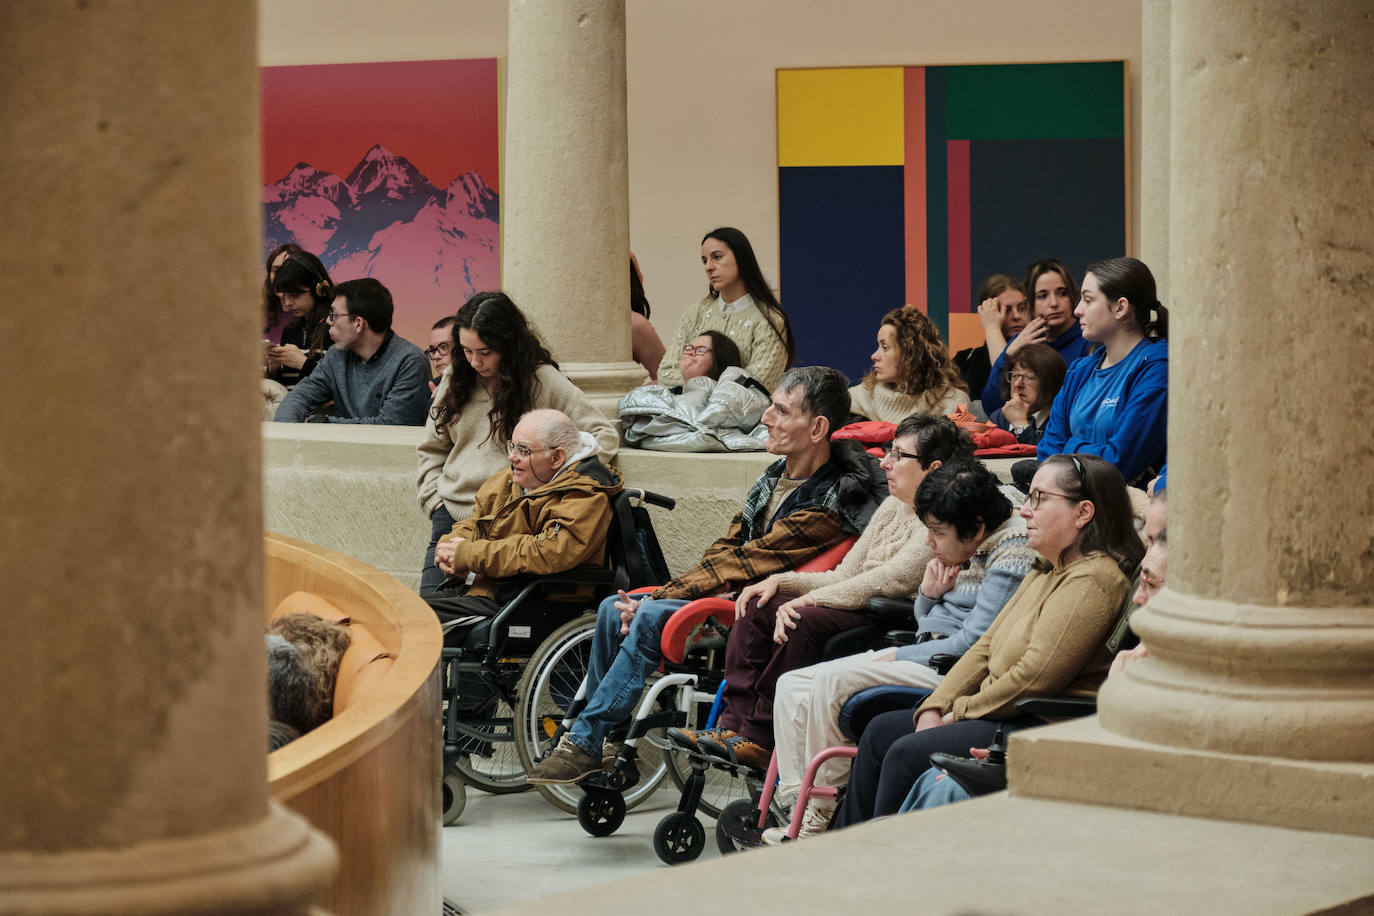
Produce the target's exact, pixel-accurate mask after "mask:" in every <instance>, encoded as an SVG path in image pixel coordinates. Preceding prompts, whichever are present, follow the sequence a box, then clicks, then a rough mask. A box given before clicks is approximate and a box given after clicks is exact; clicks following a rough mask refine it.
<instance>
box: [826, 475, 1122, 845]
mask: <svg viewBox="0 0 1374 916" xmlns="http://www.w3.org/2000/svg"><path fill="white" fill-rule="evenodd" d="M1021 517H1022V518H1024V519H1026V522H1027V525H1026V527H1027V530H1028V532H1029V543H1030V546H1031V548H1032V549H1034V550H1035V552H1036V553H1037V554H1039V555H1040V556H1039V558H1038V559H1037V561H1036V564H1035V567H1034V568H1033V569H1032V570H1031V572H1030V573H1029V574H1028V575H1027V576H1026V578H1025V579H1024V580H1023V581H1022V583H1021V587H1020V588H1019V589H1017V591H1016V594H1014V595H1013V596H1012V598H1011V600H1010V601H1009V602H1007V605H1006V607H1005V608H1003V609H1002V613H1000V614H998V615H997V619H996V620H994V621H993V623H992V626H990V627H989V628H988V630H987V632H986V633H984V634H983V635H982V637H981V638H980V639H979V640H978V642H977V643H975V644H974V645H973V647H972V648H971V649H969V650H968V651H967V652H965V653H964V655H963V657H962V658H961V659H959V661H958V662H957V663H956V664H955V665H954V667H953V668H951V669H950V672H949V673H948V674H947V675H945V677H944V679H943V680H942V681H941V682H940V686H938V687H936V688H935V691H934V692H933V693H932V694H931V695H930V696H929V697H928V698H927V699H926V701H925V702H924V703H922V704H921V705H920V706H919V707H918V708H917V711H916V715H915V716H914V717H913V716H912V714H911V712H910V711H908V710H898V711H896V712H890V713H883V714H882V715H879V716H875V717H874V718H873V721H872V722H870V723H869V724H868V727H867V728H866V729H865V730H864V734H863V737H862V738H861V739H860V741H859V755H858V756H857V757H856V758H855V759H854V763H853V765H852V766H851V769H850V775H849V786H848V789H847V790H846V791H845V796H844V802H843V804H841V805H840V809H839V811H838V813H837V814H836V815H835V824H836V826H838V827H847V826H849V825H850V824H857V823H859V822H861V821H866V820H868V819H870V818H873V817H877V816H880V815H884V814H894V813H896V811H897V810H898V808H900V806H901V804H902V802H903V801H904V800H905V799H906V796H907V793H908V792H909V791H910V790H911V787H912V786H913V785H914V784H915V782H916V780H917V779H918V778H919V777H920V776H921V774H922V773H924V772H925V771H926V770H927V769H928V768H929V767H930V755H931V754H932V753H935V752H936V751H943V752H945V753H949V754H967V753H968V749H969V748H971V747H986V746H987V745H988V743H989V742H990V740H991V739H992V736H993V734H994V733H995V732H996V730H997V726H998V724H999V723H1001V724H1002V725H1004V726H1005V727H1006V728H1007V729H1008V730H1011V729H1015V728H1023V727H1026V726H1028V725H1037V724H1040V722H1039V720H1036V719H1031V718H1028V717H1022V716H1018V715H1017V712H1016V701H1017V700H1020V699H1023V698H1025V697H1039V696H1058V695H1060V694H1070V695H1074V696H1096V694H1097V688H1098V686H1099V685H1100V684H1101V683H1102V679H1103V678H1104V677H1105V676H1106V674H1107V668H1108V666H1109V665H1110V664H1111V655H1110V654H1109V653H1108V651H1107V649H1106V646H1105V643H1106V641H1107V636H1108V634H1109V633H1111V632H1112V629H1113V627H1115V625H1116V623H1117V620H1118V618H1119V617H1120V615H1121V606H1122V604H1123V602H1124V601H1125V598H1126V596H1127V595H1128V594H1129V593H1130V588H1131V579H1130V577H1131V576H1132V575H1134V573H1135V569H1136V567H1137V566H1138V565H1139V562H1140V557H1141V555H1142V554H1143V553H1144V547H1143V545H1142V544H1141V543H1140V536H1139V535H1138V534H1136V531H1135V525H1134V523H1133V521H1132V518H1131V507H1130V501H1129V498H1128V497H1127V495H1126V482H1125V481H1124V480H1122V479H1121V474H1120V472H1118V471H1117V470H1116V468H1114V467H1113V466H1112V465H1110V464H1108V463H1107V462H1105V461H1103V460H1102V459H1100V458H1096V457H1094V456H1092V455H1062V456H1056V457H1054V458H1051V459H1050V460H1049V461H1046V462H1045V463H1044V464H1043V465H1042V466H1041V467H1040V470H1039V471H1037V472H1036V474H1035V478H1034V480H1033V481H1032V483H1031V491H1030V496H1029V498H1027V500H1026V502H1025V504H1024V505H1023V506H1022V507H1021Z"/></svg>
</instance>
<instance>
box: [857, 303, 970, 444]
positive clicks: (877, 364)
mask: <svg viewBox="0 0 1374 916" xmlns="http://www.w3.org/2000/svg"><path fill="white" fill-rule="evenodd" d="M869 359H871V360H872V361H873V368H872V369H870V370H869V372H868V375H867V376H865V377H864V380H863V383H862V384H859V385H855V386H854V387H853V388H851V389H849V398H850V402H851V405H852V406H851V407H850V409H851V410H852V411H853V412H854V413H856V414H858V415H859V416H861V417H864V418H865V419H868V420H880V421H882V422H885V423H896V422H898V421H900V420H901V419H902V417H906V416H910V415H911V414H913V413H929V414H935V415H936V416H945V415H947V414H951V413H953V412H954V410H955V408H957V407H958V406H959V404H960V403H961V402H962V403H967V402H968V400H969V396H968V392H967V391H965V390H964V382H963V379H961V378H960V377H959V370H958V369H956V368H954V362H953V360H951V359H950V358H949V353H948V351H947V349H946V348H945V345H944V342H943V341H941V340H940V331H939V329H938V328H936V327H935V322H933V321H931V320H930V319H929V318H928V317H926V316H925V315H924V314H923V313H921V312H918V311H917V310H916V309H914V308H899V309H893V310H892V311H890V312H888V313H887V314H886V315H884V316H883V321H882V324H880V325H878V348H877V349H876V350H874V351H873V354H872V355H871V356H870V357H869Z"/></svg>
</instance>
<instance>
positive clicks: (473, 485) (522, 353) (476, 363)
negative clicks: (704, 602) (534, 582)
mask: <svg viewBox="0 0 1374 916" xmlns="http://www.w3.org/2000/svg"><path fill="white" fill-rule="evenodd" d="M452 352H453V354H454V357H453V362H452V363H451V364H450V365H449V367H448V368H447V369H446V370H444V374H443V375H442V376H441V377H440V379H439V387H438V388H437V389H435V392H434V407H433V408H432V409H431V410H430V415H429V421H428V422H427V423H426V424H425V438H424V441H422V442H421V443H420V444H419V446H418V447H417V448H416V451H417V452H418V453H419V460H420V473H419V481H418V484H419V499H420V505H421V506H422V507H423V508H424V510H425V512H426V513H427V514H428V515H429V517H430V522H431V526H432V531H431V534H430V541H429V549H428V550H427V551H426V552H425V562H424V570H423V572H422V573H421V574H420V595H421V596H422V597H424V596H427V595H430V594H432V593H433V592H434V590H435V589H437V588H438V587H439V586H440V585H442V584H443V581H444V573H443V572H442V571H441V570H440V569H439V567H438V566H436V565H435V563H434V548H435V546H436V545H437V544H438V543H439V539H440V538H441V537H443V536H444V535H446V534H448V533H449V531H451V530H452V529H453V525H454V523H455V522H458V521H461V520H462V519H465V518H467V517H468V516H469V515H471V514H472V507H473V503H474V501H475V500H476V497H477V488H478V487H480V486H481V485H482V484H483V482H485V481H486V479H487V478H488V477H491V476H492V475H493V474H495V473H496V472H498V471H500V470H502V469H504V468H505V467H506V464H507V458H508V456H507V443H509V442H510V438H511V434H512V433H513V432H514V431H515V424H516V423H517V422H518V421H519V420H520V417H521V416H522V415H524V414H526V413H528V412H529V411H531V410H535V409H538V408H545V407H549V408H553V409H554V410H559V411H562V412H563V413H565V414H567V415H568V416H569V417H571V418H572V421H573V422H574V423H576V424H577V427H578V429H580V430H582V431H584V432H588V433H591V434H592V435H593V436H594V437H596V441H597V447H598V448H597V456H598V457H599V458H601V460H602V461H604V462H605V463H607V464H609V463H610V462H611V460H612V459H613V458H614V457H615V453H616V448H617V447H618V446H619V444H620V435H619V433H618V431H617V430H616V427H615V425H614V424H613V423H611V422H610V421H609V420H607V419H606V418H605V417H604V416H602V415H601V413H600V411H598V410H597V409H596V408H595V407H593V406H592V404H591V402H589V401H588V400H587V398H586V395H584V394H583V393H582V391H581V389H579V388H578V387H577V386H576V385H574V384H573V383H572V382H570V381H568V378H567V376H565V375H563V373H561V372H559V371H558V363H556V362H554V360H553V356H552V354H550V353H549V351H548V348H547V347H545V346H544V343H543V341H542V340H540V338H539V335H538V334H537V333H536V332H535V330H534V329H533V328H532V327H531V326H530V323H529V321H528V320H527V319H526V318H525V315H524V313H523V312H521V311H520V309H519V308H517V307H516V305H515V303H514V302H512V301H511V300H510V297H509V296H507V295H506V294H505V293H501V292H485V293H477V294H476V295H474V296H473V297H472V298H471V299H469V300H468V301H467V302H466V303H464V305H463V307H462V308H461V309H459V310H458V314H457V315H456V316H455V320H454V323H453V343H452ZM460 354H461V356H462V358H461V359H459V358H458V357H459V355H460Z"/></svg>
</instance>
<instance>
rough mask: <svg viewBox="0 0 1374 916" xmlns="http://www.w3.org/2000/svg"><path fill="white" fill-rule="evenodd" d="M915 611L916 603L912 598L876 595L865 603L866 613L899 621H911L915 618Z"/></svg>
mask: <svg viewBox="0 0 1374 916" xmlns="http://www.w3.org/2000/svg"><path fill="white" fill-rule="evenodd" d="M913 611H914V603H913V602H912V600H911V599H910V598H883V597H875V598H869V599H868V601H867V602H865V603H864V613H866V614H872V615H873V616H874V617H882V618H883V619H884V620H892V621H896V622H898V623H911V622H912V621H913V620H915V616H914V613H913Z"/></svg>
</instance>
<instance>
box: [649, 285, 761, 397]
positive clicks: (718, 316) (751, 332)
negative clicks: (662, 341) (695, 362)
mask: <svg viewBox="0 0 1374 916" xmlns="http://www.w3.org/2000/svg"><path fill="white" fill-rule="evenodd" d="M745 298H746V299H748V298H749V297H748V296H745ZM703 331H719V332H721V333H722V334H724V335H725V336H726V337H729V338H730V339H731V340H733V341H734V342H735V345H736V346H737V347H739V355H740V358H741V359H743V360H744V371H745V372H748V373H749V374H750V375H751V376H753V377H754V378H756V379H758V380H759V381H760V382H762V383H763V384H764V385H765V386H766V387H767V388H768V390H769V391H772V390H773V388H775V387H776V386H777V384H778V381H779V380H780V379H781V378H782V373H783V370H784V369H786V368H787V348H786V347H785V346H783V343H782V341H781V340H780V339H778V335H777V333H776V332H775V331H774V330H773V325H772V324H771V323H770V322H769V320H768V319H767V318H765V317H764V315H763V312H762V311H760V309H759V307H758V306H757V305H755V304H754V302H753V300H752V299H750V300H749V302H748V304H747V305H746V306H745V307H744V308H740V309H729V310H727V309H723V308H721V304H720V300H719V299H712V298H711V297H710V296H707V297H706V298H705V299H703V300H701V301H700V302H698V303H697V304H696V305H689V306H688V307H687V309H686V311H684V312H683V313H682V320H681V321H679V322H678V323H677V331H676V332H675V333H674V334H673V340H672V343H670V344H668V352H667V353H665V354H664V355H663V362H661V363H659V366H658V383H659V384H660V385H664V386H667V387H670V388H671V387H673V386H674V385H681V384H682V348H683V347H685V346H686V345H687V344H689V343H691V342H692V340H693V338H695V337H696V336H697V335H698V334H700V333H701V332H703Z"/></svg>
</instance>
